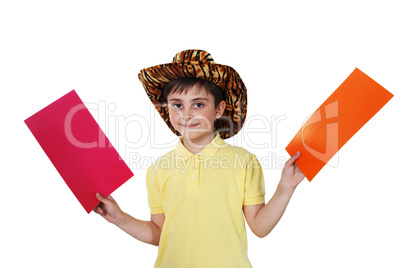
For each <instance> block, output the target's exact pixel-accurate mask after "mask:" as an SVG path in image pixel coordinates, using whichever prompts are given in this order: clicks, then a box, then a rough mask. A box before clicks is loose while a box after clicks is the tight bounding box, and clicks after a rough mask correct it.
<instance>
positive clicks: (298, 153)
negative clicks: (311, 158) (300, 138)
mask: <svg viewBox="0 0 402 268" xmlns="http://www.w3.org/2000/svg"><path fill="white" fill-rule="evenodd" d="M300 155H301V152H300V151H298V152H297V153H295V154H294V155H292V157H291V158H290V159H289V160H288V162H286V166H288V167H289V166H292V165H293V164H294V163H295V162H296V160H297V159H299V157H300Z"/></svg>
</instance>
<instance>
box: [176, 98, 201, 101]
mask: <svg viewBox="0 0 402 268" xmlns="http://www.w3.org/2000/svg"><path fill="white" fill-rule="evenodd" d="M168 100H169V101H181V99H168ZM198 100H203V101H208V99H207V98H194V99H192V100H191V101H198Z"/></svg>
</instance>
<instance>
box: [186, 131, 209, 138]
mask: <svg viewBox="0 0 402 268" xmlns="http://www.w3.org/2000/svg"><path fill="white" fill-rule="evenodd" d="M179 133H180V134H181V136H182V137H183V138H184V139H187V140H196V139H200V138H205V137H209V136H211V135H212V132H210V131H182V132H181V131H179Z"/></svg>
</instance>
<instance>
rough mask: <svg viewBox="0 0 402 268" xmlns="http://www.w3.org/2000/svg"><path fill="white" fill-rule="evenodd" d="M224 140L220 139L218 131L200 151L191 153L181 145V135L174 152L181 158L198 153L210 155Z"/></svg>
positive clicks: (187, 157) (188, 157) (213, 153)
mask: <svg viewBox="0 0 402 268" xmlns="http://www.w3.org/2000/svg"><path fill="white" fill-rule="evenodd" d="M224 144H225V142H224V141H223V140H222V138H221V136H220V135H219V133H217V134H216V135H215V138H214V139H213V140H212V141H211V142H210V143H209V144H208V145H207V146H205V148H204V149H202V151H201V152H199V153H197V154H193V153H192V152H190V151H189V150H187V148H186V147H184V145H183V137H180V138H179V142H178V144H177V146H176V154H177V155H178V156H180V157H182V158H183V160H188V159H190V158H191V157H192V156H194V155H198V156H201V157H212V156H214V155H215V153H216V152H217V151H218V150H219V148H221V147H222V145H224Z"/></svg>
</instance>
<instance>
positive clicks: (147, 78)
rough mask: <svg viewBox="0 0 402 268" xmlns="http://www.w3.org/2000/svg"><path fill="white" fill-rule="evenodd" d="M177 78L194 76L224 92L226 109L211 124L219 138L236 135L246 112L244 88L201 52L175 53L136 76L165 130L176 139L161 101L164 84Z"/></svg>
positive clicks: (237, 78)
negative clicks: (170, 59)
mask: <svg viewBox="0 0 402 268" xmlns="http://www.w3.org/2000/svg"><path fill="white" fill-rule="evenodd" d="M180 77H197V78H201V79H206V80H208V81H210V82H213V83H215V84H216V85H217V86H218V87H219V88H221V89H222V90H223V92H224V97H225V101H226V109H225V112H224V114H223V116H222V117H221V118H220V119H218V120H217V121H216V123H215V131H219V133H220V136H221V138H222V139H227V138H230V137H232V136H234V135H235V134H237V133H238V132H239V131H240V129H241V128H242V126H243V124H244V121H245V119H246V112H247V89H246V87H245V85H244V83H243V81H242V80H241V78H240V76H239V74H238V73H237V72H236V71H235V70H234V69H233V68H232V67H230V66H226V65H220V64H216V63H215V62H214V60H213V58H212V57H211V54H209V53H208V52H206V51H203V50H184V51H181V52H179V53H177V54H176V55H175V56H174V58H173V60H172V63H167V64H161V65H157V66H153V67H149V68H145V69H142V70H141V71H140V73H139V74H138V78H139V79H140V81H141V83H142V85H143V86H144V89H145V92H146V93H147V95H148V97H149V99H150V100H151V102H152V103H153V105H154V106H155V108H156V110H157V111H158V112H159V114H160V115H161V116H162V118H163V120H164V121H165V123H166V124H167V125H168V127H169V128H170V129H171V130H172V131H173V133H175V134H176V135H177V136H180V133H179V132H178V131H176V130H175V129H174V128H173V126H172V124H171V123H170V120H169V110H168V107H167V104H166V103H165V101H164V99H163V88H164V87H165V85H166V84H167V83H168V82H169V81H171V80H173V79H177V78H180Z"/></svg>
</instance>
